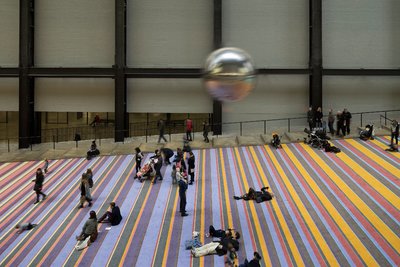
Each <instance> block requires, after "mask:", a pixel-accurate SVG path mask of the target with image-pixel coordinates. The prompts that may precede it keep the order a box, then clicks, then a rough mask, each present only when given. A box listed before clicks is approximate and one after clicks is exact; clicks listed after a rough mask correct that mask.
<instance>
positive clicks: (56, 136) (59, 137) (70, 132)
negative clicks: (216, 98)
mask: <svg viewBox="0 0 400 267" xmlns="http://www.w3.org/2000/svg"><path fill="white" fill-rule="evenodd" d="M389 112H400V110H382V111H365V112H354V113H352V115H353V116H354V115H360V125H361V127H362V125H363V115H364V114H374V113H384V115H382V114H380V115H379V118H380V123H381V125H382V119H384V120H385V125H387V121H390V122H392V121H393V120H392V119H389V118H388V117H387V114H388V113H389ZM324 117H326V116H324ZM302 119H304V120H306V119H307V117H306V116H302V117H291V118H278V119H265V120H250V121H238V122H223V123H214V124H212V123H209V127H210V132H212V129H213V128H214V127H222V126H224V125H238V126H239V131H240V136H242V135H243V126H244V124H246V123H263V133H264V134H266V133H267V125H268V123H271V122H276V121H287V130H288V132H290V131H291V126H292V121H293V120H302ZM182 121H184V120H182ZM200 121H201V122H200ZM202 121H203V120H202V119H201V120H200V119H199V120H196V119H193V122H194V123H193V126H194V129H198V130H197V131H200V129H202V128H201V124H200V123H202ZM154 123H156V121H152V122H150V123H148V122H143V123H131V124H129V129H128V130H120V131H116V130H115V129H114V128H107V127H105V128H104V129H105V131H101V130H98V129H97V128H96V127H93V128H92V127H90V126H87V125H83V126H77V127H66V128H51V129H42V136H33V137H26V138H23V137H19V138H18V137H15V138H5V139H0V142H1V141H6V142H7V146H8V152H10V141H12V140H16V141H20V140H23V139H29V144H30V145H29V146H30V148H31V150H32V146H33V145H34V144H35V143H40V142H37V141H36V142H35V140H41V141H43V140H42V138H45V139H51V142H52V143H53V148H54V149H55V147H56V144H57V143H58V142H60V141H74V135H75V133H80V134H81V135H82V134H83V133H84V134H85V135H86V136H82V140H84V138H86V140H90V139H95V140H99V144H101V139H105V138H113V137H114V134H115V133H119V132H124V135H125V136H130V133H131V130H132V126H135V128H137V126H139V127H138V129H139V130H140V131H143V132H144V135H142V136H145V137H146V142H148V137H149V136H151V135H157V134H158V129H157V127H154V126H153V127H152V126H150V127H149V124H151V125H153V124H154ZM140 126H142V127H140ZM102 129H103V128H102ZM104 129H103V130H104ZM183 131H184V127H182V125H179V126H177V127H171V125H167V127H166V131H165V134H166V135H168V136H169V140H170V141H171V135H172V134H174V133H183ZM195 131H196V130H194V131H193V137H194V132H195ZM44 132H48V133H49V134H43V133H44ZM151 133H154V134H151ZM217 137H218V136H217ZM76 147H78V142H76Z"/></svg>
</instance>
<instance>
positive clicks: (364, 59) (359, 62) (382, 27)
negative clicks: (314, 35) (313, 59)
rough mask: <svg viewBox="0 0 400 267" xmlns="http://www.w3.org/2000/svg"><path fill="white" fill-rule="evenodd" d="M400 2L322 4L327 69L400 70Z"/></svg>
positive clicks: (332, 0) (344, 0)
mask: <svg viewBox="0 0 400 267" xmlns="http://www.w3.org/2000/svg"><path fill="white" fill-rule="evenodd" d="M399 14H400V1H399V0H379V1H377V0H362V1H360V0H329V1H322V38H323V63H324V67H325V68H399V67H400V53H399V52H398V50H399V47H400V16H399Z"/></svg>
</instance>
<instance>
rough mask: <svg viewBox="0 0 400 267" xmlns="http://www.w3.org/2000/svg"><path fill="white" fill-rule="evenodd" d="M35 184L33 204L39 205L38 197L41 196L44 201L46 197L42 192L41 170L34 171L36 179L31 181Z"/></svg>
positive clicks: (42, 176)
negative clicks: (34, 200)
mask: <svg viewBox="0 0 400 267" xmlns="http://www.w3.org/2000/svg"><path fill="white" fill-rule="evenodd" d="M32 182H35V186H34V187H33V191H35V192H36V202H35V203H33V204H37V203H39V200H40V195H42V196H43V198H42V200H45V199H46V197H47V195H46V194H44V193H43V192H42V189H43V182H44V175H43V172H42V169H41V168H38V169H37V170H36V179H34V180H32Z"/></svg>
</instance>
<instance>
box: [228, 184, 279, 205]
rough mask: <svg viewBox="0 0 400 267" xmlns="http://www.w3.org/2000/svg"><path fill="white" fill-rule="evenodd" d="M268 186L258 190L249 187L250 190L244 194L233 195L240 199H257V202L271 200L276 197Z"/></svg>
mask: <svg viewBox="0 0 400 267" xmlns="http://www.w3.org/2000/svg"><path fill="white" fill-rule="evenodd" d="M268 189H269V187H268V186H266V187H263V188H261V191H256V190H254V189H253V188H252V187H250V188H249V192H247V193H246V194H244V195H242V196H233V198H234V199H236V200H239V199H243V200H255V201H256V202H257V203H261V202H264V201H269V200H271V199H272V198H274V196H275V195H274V193H272V192H268V191H267V190H268Z"/></svg>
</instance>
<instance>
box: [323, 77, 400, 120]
mask: <svg viewBox="0 0 400 267" xmlns="http://www.w3.org/2000/svg"><path fill="white" fill-rule="evenodd" d="M323 86H324V94H323V103H324V107H325V110H327V109H328V108H333V109H334V110H343V108H346V107H347V108H348V109H349V110H351V111H352V112H363V111H377V110H389V109H400V105H399V101H400V77H373V76H364V77H358V76H346V77H340V76H327V77H324V79H323Z"/></svg>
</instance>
